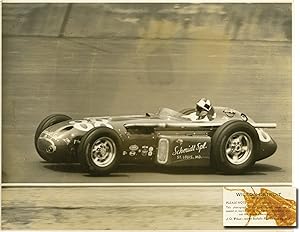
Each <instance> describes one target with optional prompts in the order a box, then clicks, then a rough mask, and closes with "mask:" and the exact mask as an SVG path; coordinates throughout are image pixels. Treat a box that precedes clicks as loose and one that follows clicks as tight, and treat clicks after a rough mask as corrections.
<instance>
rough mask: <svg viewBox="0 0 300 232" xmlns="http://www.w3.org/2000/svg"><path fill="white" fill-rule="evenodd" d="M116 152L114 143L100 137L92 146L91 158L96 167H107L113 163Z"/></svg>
mask: <svg viewBox="0 0 300 232" xmlns="http://www.w3.org/2000/svg"><path fill="white" fill-rule="evenodd" d="M116 152H117V148H116V144H115V142H114V141H113V140H112V139H111V138H109V137H101V138H99V139H97V140H96V141H95V142H94V143H93V145H92V150H91V158H92V161H93V163H94V164H95V165H97V166H98V167H107V166H108V165H110V164H111V163H112V162H113V161H114V159H115V156H116Z"/></svg>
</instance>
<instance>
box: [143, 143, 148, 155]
mask: <svg viewBox="0 0 300 232" xmlns="http://www.w3.org/2000/svg"><path fill="white" fill-rule="evenodd" d="M141 152H142V156H146V155H147V154H148V146H146V145H144V146H142V150H141Z"/></svg>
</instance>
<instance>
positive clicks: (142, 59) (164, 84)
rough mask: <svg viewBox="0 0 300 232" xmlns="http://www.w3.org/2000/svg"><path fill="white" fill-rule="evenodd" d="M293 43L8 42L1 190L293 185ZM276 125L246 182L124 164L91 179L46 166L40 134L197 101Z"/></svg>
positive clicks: (75, 169)
mask: <svg viewBox="0 0 300 232" xmlns="http://www.w3.org/2000/svg"><path fill="white" fill-rule="evenodd" d="M291 84H292V83H291V43H289V42H263V41H261V42H259V41H218V40H216V41H213V40H209V41H206V40H158V39H157V40H143V39H140V40H135V39H132V40H130V39H127V40H126V39H87V38H54V37H26V36H24V37H20V36H19V37H13V36H12V37H3V76H2V104H3V109H2V118H3V124H2V125H3V127H2V146H3V147H2V171H3V175H2V180H3V182H4V183H40V182H42V183H74V182H76V183H142V182H143V183H166V182H171V183H226V182H251V183H252V182H281V183H285V182H291V179H292V178H291V176H292V174H291V173H292V170H291V166H292V151H291V150H292V145H291V130H292V127H291ZM203 96H205V97H208V98H210V99H211V101H212V102H213V103H214V104H215V105H224V106H228V107H232V108H235V109H238V110H240V111H242V112H246V113H247V114H248V115H250V116H251V117H253V118H254V119H255V120H256V121H257V122H276V123H277V125H278V127H277V128H276V129H272V130H271V129H270V130H268V132H270V134H271V135H272V136H273V137H274V139H275V140H276V141H277V143H278V150H277V152H276V153H275V155H274V156H272V157H270V158H268V159H266V160H263V161H260V162H258V163H257V164H256V165H255V166H254V167H253V169H252V170H251V171H249V172H248V173H246V174H244V175H236V176H232V175H229V176H228V175H220V174H216V173H215V172H214V170H211V169H209V168H204V169H175V170H169V169H168V170H161V169H157V168H156V167H140V166H138V167H137V166H121V167H120V168H119V169H118V170H117V171H116V173H113V174H112V175H110V176H108V177H91V176H90V175H88V174H87V173H83V172H82V171H81V170H80V168H79V166H78V165H75V164H71V165H70V164H69V165H65V164H48V163H45V162H43V161H42V160H41V159H40V158H39V157H38V155H37V153H36V151H35V149H34V144H33V136H34V132H35V129H36V127H37V125H38V123H39V122H40V121H41V120H42V119H43V118H44V117H45V116H47V115H49V114H53V113H64V114H67V115H70V116H71V117H73V118H81V117H85V116H100V115H123V114H136V113H145V112H155V111H156V110H157V109H158V108H159V107H169V108H173V109H176V110H180V109H183V108H187V107H193V106H194V102H195V101H196V100H198V99H199V98H200V97H203Z"/></svg>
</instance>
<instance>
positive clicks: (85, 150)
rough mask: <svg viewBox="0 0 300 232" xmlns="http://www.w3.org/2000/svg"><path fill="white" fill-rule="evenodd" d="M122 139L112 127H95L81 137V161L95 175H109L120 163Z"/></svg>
mask: <svg viewBox="0 0 300 232" xmlns="http://www.w3.org/2000/svg"><path fill="white" fill-rule="evenodd" d="M119 148H120V139H119V136H118V135H117V133H116V132H115V131H114V130H112V129H110V128H95V129H92V130H91V131H89V132H88V133H87V134H86V135H84V136H83V137H82V139H81V142H80V145H79V148H78V158H79V162H80V164H81V165H82V167H83V168H84V169H87V170H88V171H89V172H90V173H91V174H93V175H107V174H109V173H111V172H112V171H113V170H114V169H115V168H116V167H117V165H118V163H119V152H120V149H119Z"/></svg>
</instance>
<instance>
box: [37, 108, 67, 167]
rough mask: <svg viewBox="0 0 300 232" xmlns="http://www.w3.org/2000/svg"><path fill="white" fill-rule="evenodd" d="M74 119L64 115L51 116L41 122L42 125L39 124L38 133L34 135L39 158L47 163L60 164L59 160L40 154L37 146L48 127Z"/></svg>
mask: <svg viewBox="0 0 300 232" xmlns="http://www.w3.org/2000/svg"><path fill="white" fill-rule="evenodd" d="M70 119H72V118H70V117H69V116H67V115H64V114H51V115H49V116H48V117H46V118H45V119H44V120H43V121H41V123H40V124H39V126H38V127H37V129H36V131H35V135H34V145H35V149H36V150H37V152H38V154H39V156H40V157H41V158H42V159H43V160H45V161H47V162H58V161H59V160H58V159H55V158H50V157H48V156H46V155H44V154H43V153H41V152H39V149H38V146H37V141H38V138H39V137H40V135H41V133H42V132H43V131H44V130H45V129H46V128H48V127H50V126H52V125H54V124H57V123H59V122H63V121H67V120H70Z"/></svg>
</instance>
